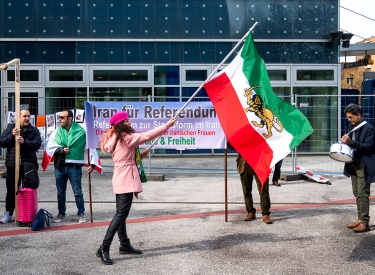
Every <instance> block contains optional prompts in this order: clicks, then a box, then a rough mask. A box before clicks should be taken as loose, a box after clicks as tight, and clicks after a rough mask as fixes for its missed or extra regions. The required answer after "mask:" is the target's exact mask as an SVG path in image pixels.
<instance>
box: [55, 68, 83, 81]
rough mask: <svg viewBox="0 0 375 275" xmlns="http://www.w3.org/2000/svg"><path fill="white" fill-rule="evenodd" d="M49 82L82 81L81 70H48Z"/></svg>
mask: <svg viewBox="0 0 375 275" xmlns="http://www.w3.org/2000/svg"><path fill="white" fill-rule="evenodd" d="M49 81H83V70H49Z"/></svg>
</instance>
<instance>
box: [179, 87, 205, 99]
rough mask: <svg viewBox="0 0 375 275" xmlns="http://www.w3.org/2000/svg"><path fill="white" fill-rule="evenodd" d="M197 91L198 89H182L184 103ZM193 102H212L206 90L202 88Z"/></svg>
mask: <svg viewBox="0 0 375 275" xmlns="http://www.w3.org/2000/svg"><path fill="white" fill-rule="evenodd" d="M197 89H198V88H197V87H182V101H184V102H185V101H188V100H189V98H190V97H191V96H192V95H193V94H194V93H195V92H196V91H197ZM191 101H210V98H209V97H208V95H207V92H206V90H205V89H204V88H202V89H201V90H200V91H199V92H198V94H196V95H195V97H194V98H193V99H192V100H191Z"/></svg>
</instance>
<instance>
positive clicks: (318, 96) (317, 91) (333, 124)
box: [293, 87, 338, 152]
mask: <svg viewBox="0 0 375 275" xmlns="http://www.w3.org/2000/svg"><path fill="white" fill-rule="evenodd" d="M293 91H294V93H295V94H298V97H297V99H296V101H297V102H296V104H297V108H298V109H299V110H300V111H301V112H302V113H303V114H304V115H305V116H306V117H307V119H308V120H309V122H310V123H311V126H312V127H313V129H314V132H313V133H312V134H311V135H310V136H309V137H308V138H307V139H305V141H303V142H302V143H301V145H299V146H298V148H297V151H299V152H328V151H329V148H330V146H331V143H332V142H337V135H338V133H337V128H338V96H337V93H338V91H337V87H294V88H293ZM330 95H331V96H330Z"/></svg>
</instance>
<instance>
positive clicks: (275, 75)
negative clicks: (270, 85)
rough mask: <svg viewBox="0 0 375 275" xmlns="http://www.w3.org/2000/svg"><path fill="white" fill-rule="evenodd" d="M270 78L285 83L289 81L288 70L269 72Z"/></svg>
mask: <svg viewBox="0 0 375 275" xmlns="http://www.w3.org/2000/svg"><path fill="white" fill-rule="evenodd" d="M268 76H269V78H270V80H271V81H285V80H287V71H286V70H268Z"/></svg>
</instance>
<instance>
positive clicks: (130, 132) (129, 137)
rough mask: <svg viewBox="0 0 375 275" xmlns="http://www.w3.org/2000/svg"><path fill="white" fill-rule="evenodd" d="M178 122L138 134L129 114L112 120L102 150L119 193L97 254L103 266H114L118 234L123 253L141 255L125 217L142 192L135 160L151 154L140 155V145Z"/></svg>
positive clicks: (113, 184) (120, 113)
mask: <svg viewBox="0 0 375 275" xmlns="http://www.w3.org/2000/svg"><path fill="white" fill-rule="evenodd" d="M175 121H176V119H175V118H171V119H170V120H169V121H168V122H167V123H166V124H164V125H161V126H159V127H157V128H154V129H152V130H150V131H148V132H142V133H137V132H136V131H135V130H134V129H133V128H132V127H131V123H130V121H129V116H128V114H127V113H126V112H118V113H116V114H114V115H113V116H112V118H111V119H110V124H111V126H112V127H111V128H110V129H108V130H107V131H106V132H105V133H104V135H103V136H102V138H101V140H100V148H101V150H102V151H103V152H106V153H111V154H112V160H113V164H114V171H113V177H112V187H113V192H114V193H115V194H116V214H115V216H114V217H113V219H112V221H111V223H110V225H109V227H108V229H107V232H106V234H105V237H104V239H103V242H102V244H101V245H100V247H99V249H98V250H97V252H96V256H97V257H100V259H101V261H102V262H103V263H104V264H107V265H111V264H113V261H112V260H111V259H110V257H109V249H110V246H111V243H112V240H113V238H114V236H115V234H116V232H117V235H118V237H119V240H120V248H119V253H120V254H142V251H141V250H138V249H135V248H134V247H133V246H132V245H131V244H130V240H129V238H128V235H127V233H126V218H127V217H128V214H129V211H130V208H131V205H132V202H133V196H135V197H136V198H138V194H139V193H140V192H142V191H143V189H142V183H141V178H140V174H139V170H138V167H137V161H136V158H137V155H138V156H140V158H143V157H146V156H147V155H148V152H149V151H148V150H145V151H143V152H141V153H140V154H137V153H139V149H138V146H139V145H140V144H143V143H145V142H148V141H151V140H152V139H154V138H157V137H158V136H161V135H162V134H164V133H165V132H167V130H168V128H169V127H172V126H173V125H174V123H175Z"/></svg>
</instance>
